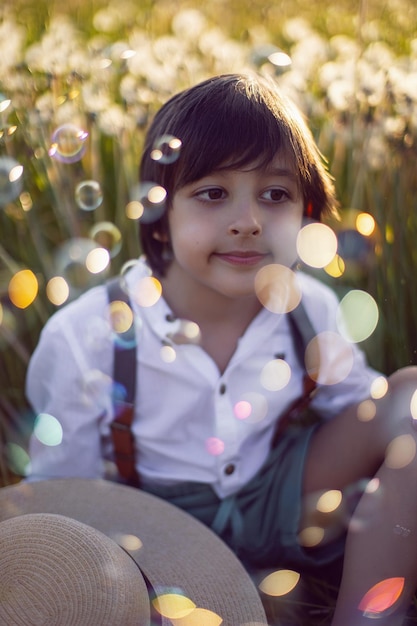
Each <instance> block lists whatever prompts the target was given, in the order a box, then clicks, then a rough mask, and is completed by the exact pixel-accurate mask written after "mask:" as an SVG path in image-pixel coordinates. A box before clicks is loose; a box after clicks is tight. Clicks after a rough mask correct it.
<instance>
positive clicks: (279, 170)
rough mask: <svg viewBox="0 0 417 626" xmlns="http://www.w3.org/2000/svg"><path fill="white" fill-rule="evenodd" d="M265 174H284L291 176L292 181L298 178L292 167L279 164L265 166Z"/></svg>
mask: <svg viewBox="0 0 417 626" xmlns="http://www.w3.org/2000/svg"><path fill="white" fill-rule="evenodd" d="M265 174H268V176H269V175H270V176H286V177H287V178H291V179H293V180H294V181H297V180H298V177H297V175H296V173H295V172H294V170H293V169H290V168H288V167H280V166H279V165H268V166H267V167H266V168H265Z"/></svg>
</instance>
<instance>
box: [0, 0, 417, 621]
mask: <svg viewBox="0 0 417 626" xmlns="http://www.w3.org/2000/svg"><path fill="white" fill-rule="evenodd" d="M246 70H250V71H256V72H259V73H260V74H263V75H267V76H270V77H272V78H273V79H274V80H276V82H277V83H278V85H280V87H281V88H282V89H283V91H285V92H286V93H287V94H289V95H290V96H291V97H292V98H293V99H294V100H295V101H296V102H297V104H298V106H299V107H300V109H301V110H302V112H303V113H304V114H305V116H306V117H307V119H308V121H309V125H310V127H311V129H312V131H313V134H314V136H315V138H316V140H317V142H318V145H319V147H320V149H321V151H322V153H323V155H324V158H325V159H326V161H327V165H328V168H329V170H330V172H331V173H332V175H333V176H334V178H335V181H336V187H337V191H338V197H339V200H340V220H339V221H333V222H328V223H326V224H323V225H319V224H311V223H310V224H307V225H306V227H305V228H304V229H303V230H302V232H301V233H300V237H299V241H298V252H299V258H300V266H301V267H302V268H303V269H305V270H306V271H308V272H311V273H313V274H314V275H315V276H317V277H318V278H320V279H321V280H323V281H324V282H326V283H327V284H329V285H331V286H332V287H333V288H334V289H335V290H336V292H337V293H338V296H339V298H340V301H341V304H340V312H341V315H342V314H343V317H344V319H345V322H344V326H343V329H344V330H343V332H344V333H345V336H346V339H347V340H348V341H350V342H354V343H358V344H359V345H360V346H361V347H362V348H363V349H364V350H365V351H366V352H367V354H368V358H369V360H370V362H371V364H372V365H373V366H374V367H375V368H376V369H378V370H379V371H381V373H382V374H384V375H388V374H390V373H392V372H393V371H394V370H395V369H397V368H399V367H401V366H405V365H409V364H417V324H416V320H417V290H416V288H415V280H416V279H415V276H416V268H417V169H416V163H417V5H416V4H415V2H414V1H413V0H390V1H389V2H384V3H381V2H379V1H378V0H369V1H368V2H366V0H363V1H362V2H360V1H359V0H358V2H353V1H349V0H341V1H339V2H337V3H334V2H330V1H327V0H318V1H315V2H306V1H305V0H304V2H303V1H302V0H298V1H297V0H283V1H281V2H279V1H277V2H272V1H271V2H268V1H267V0H265V1H261V0H253V2H251V3H243V2H241V0H230V1H229V2H227V3H224V2H220V1H218V0H212V1H211V2H208V3H203V4H201V3H196V4H195V5H194V4H193V3H191V2H181V1H178V2H175V1H174V2H172V1H170V2H168V1H158V0H155V1H154V2H151V0H140V1H139V0H136V1H135V0H114V1H113V2H112V1H111V0H110V1H109V2H100V1H94V0H92V1H86V0H67V1H66V2H64V1H63V0H59V1H58V0H57V1H55V2H48V1H46V0H44V1H42V0H39V1H38V2H36V3H35V2H34V1H32V0H3V2H2V4H1V6H0V486H1V485H5V484H8V483H10V482H14V481H16V480H19V478H20V477H22V476H24V475H25V471H26V467H27V463H28V457H27V451H26V441H27V436H28V434H29V432H30V431H31V429H32V427H33V417H32V416H31V414H30V411H29V408H28V406H27V403H26V400H25V395H24V379H25V372H26V367H27V364H28V360H29V358H30V355H31V353H32V351H33V349H34V347H35V345H36V343H37V340H38V337H39V333H40V331H41V329H42V327H43V325H44V323H45V322H46V321H47V319H48V318H49V317H50V315H51V314H53V313H54V311H56V310H58V309H59V308H60V307H62V306H64V305H65V304H66V303H68V302H70V301H71V300H72V299H74V298H75V297H77V296H78V295H79V294H81V293H82V292H83V291H85V290H86V289H88V288H89V287H91V286H93V285H96V284H98V283H101V282H103V281H105V280H106V279H107V278H109V277H110V276H112V275H115V274H118V273H119V272H121V271H124V268H125V267H126V264H128V263H129V261H131V260H132V259H135V258H137V257H138V255H139V254H140V249H139V245H138V238H137V232H138V228H139V226H140V220H141V217H142V215H143V212H144V211H146V207H147V205H149V203H150V204H151V205H152V203H154V204H155V202H158V201H156V200H155V198H154V197H153V196H152V193H155V189H152V187H150V188H146V189H143V188H140V187H138V185H137V170H138V162H139V158H140V153H141V145H142V141H143V137H144V132H145V129H146V127H147V124H148V122H149V120H150V119H151V118H152V116H153V114H154V113H155V111H156V110H157V109H158V108H159V106H160V105H161V104H162V103H163V102H165V101H166V100H167V99H168V98H169V97H170V96H171V95H172V94H173V93H175V92H176V91H178V90H180V89H183V88H185V87H188V86H190V85H192V84H194V83H196V82H198V81H200V80H203V79H205V78H207V77H209V76H211V75H213V74H218V73H228V72H243V71H246ZM176 142H177V138H173V137H162V138H161V141H160V143H159V145H157V146H155V154H156V157H155V158H160V159H164V158H165V159H169V158H175V154H176V152H177V151H179V150H180V145H179V144H178V143H176ZM383 380H384V379H383V377H382V378H381V381H382V382H381V384H383ZM416 412H417V411H416ZM286 575H287V578H286V579H285V581H284V583H283V582H282V581H283V579H282V577H281V578H280V579H279V580H278V578H275V579H271V578H269V579H268V580H266V579H265V580H263V581H261V580H260V581H259V584H260V585H261V587H260V588H261V592H262V593H263V596H264V598H267V597H268V596H269V597H271V598H272V597H274V598H275V596H277V597H284V598H285V599H284V601H282V602H280V601H279V600H277V599H274V600H271V601H270V602H269V603H268V601H267V600H265V602H266V605H267V606H268V607H269V609H268V610H269V611H270V612H271V616H272V617H271V619H272V620H274V623H276V624H280V623H282V624H291V623H294V622H292V619H294V618H293V617H291V616H292V611H293V610H294V609H297V610H299V609H300V606H301V607H302V608H303V615H304V618H303V619H305V623H306V624H307V623H308V624H311V625H313V626H314V625H319V624H328V623H329V619H330V613H331V607H332V606H333V604H334V598H335V593H336V586H335V585H334V584H332V583H331V582H330V583H329V584H326V585H324V586H323V585H322V584H320V581H316V580H315V579H312V580H309V584H308V585H307V586H306V587H304V586H303V585H302V584H301V583H300V584H298V585H297V583H298V578H297V580H295V578H294V576H295V577H297V576H298V574H297V573H294V572H293V573H291V572H290V573H289V574H286ZM334 580H337V575H336V574H335V578H334V579H333V581H334ZM271 581H272V582H271ZM288 581H289V582H288ZM294 581H295V582H294ZM293 583H294V584H293ZM274 585H278V586H275V587H274ZM277 588H279V589H281V590H282V589H283V591H280V592H277ZM329 607H330V608H329ZM297 614H298V615H299V613H297ZM414 614H415V613H414V612H413V615H414ZM280 620H282V621H280ZM303 623H304V622H303ZM409 623H410V624H411V623H417V619H415V618H413V617H411V612H410V621H409Z"/></svg>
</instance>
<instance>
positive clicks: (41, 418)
mask: <svg viewBox="0 0 417 626" xmlns="http://www.w3.org/2000/svg"><path fill="white" fill-rule="evenodd" d="M33 434H34V435H35V437H36V439H38V441H40V442H41V443H43V444H44V445H45V446H59V445H60V444H61V443H62V437H63V430H62V426H61V424H60V423H59V421H58V420H57V419H56V417H54V416H53V415H49V414H48V413H39V415H37V416H36V419H35V423H34V427H33Z"/></svg>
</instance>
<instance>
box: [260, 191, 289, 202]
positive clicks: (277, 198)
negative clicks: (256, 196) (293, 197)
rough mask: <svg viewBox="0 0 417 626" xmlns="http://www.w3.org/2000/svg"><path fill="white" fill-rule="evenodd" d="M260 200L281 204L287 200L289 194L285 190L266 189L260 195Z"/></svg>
mask: <svg viewBox="0 0 417 626" xmlns="http://www.w3.org/2000/svg"><path fill="white" fill-rule="evenodd" d="M262 198H263V199H264V200H268V201H269V202H283V201H284V200H287V199H288V198H289V194H288V192H287V191H285V189H279V188H275V189H267V190H266V191H264V192H263V193H262Z"/></svg>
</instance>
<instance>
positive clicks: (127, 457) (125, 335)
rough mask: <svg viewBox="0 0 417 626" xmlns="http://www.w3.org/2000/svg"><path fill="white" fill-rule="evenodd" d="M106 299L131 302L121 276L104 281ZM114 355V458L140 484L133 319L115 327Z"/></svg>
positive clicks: (129, 480) (133, 482)
mask: <svg viewBox="0 0 417 626" xmlns="http://www.w3.org/2000/svg"><path fill="white" fill-rule="evenodd" d="M107 293H108V298H109V302H110V303H112V302H115V301H118V300H120V301H121V302H126V303H127V304H130V299H129V296H128V294H127V293H126V291H125V290H124V289H123V288H122V285H121V279H120V277H118V276H117V277H116V278H113V279H111V280H109V281H108V282H107ZM114 333H115V341H114V357H113V407H114V415H115V417H114V420H113V422H112V423H111V424H110V430H111V437H112V441H113V452H114V461H115V463H116V466H117V469H118V471H119V474H120V476H121V478H122V480H123V481H124V482H126V483H127V484H129V485H132V486H135V487H139V485H140V479H139V474H138V473H137V471H136V465H135V462H136V451H135V440H134V436H133V433H132V423H133V416H134V406H135V395H136V337H135V324H134V321H133V323H132V325H131V326H130V328H129V329H128V330H127V331H125V332H118V331H117V329H114Z"/></svg>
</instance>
